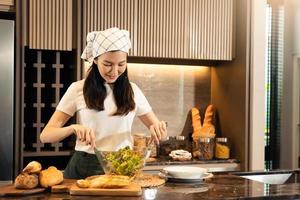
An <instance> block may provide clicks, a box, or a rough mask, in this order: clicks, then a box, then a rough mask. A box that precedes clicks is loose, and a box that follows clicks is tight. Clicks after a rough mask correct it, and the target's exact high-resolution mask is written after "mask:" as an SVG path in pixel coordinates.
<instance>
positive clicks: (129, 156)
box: [94, 147, 149, 177]
mask: <svg viewBox="0 0 300 200" xmlns="http://www.w3.org/2000/svg"><path fill="white" fill-rule="evenodd" d="M94 151H95V154H96V156H97V158H98V160H99V162H100V164H101V166H102V168H103V170H104V172H105V174H113V175H123V176H130V177H133V176H136V175H137V174H139V173H140V172H141V170H142V168H143V167H144V164H145V159H146V158H147V156H149V151H148V149H147V148H134V149H131V148H130V147H125V148H122V149H119V150H118V151H100V150H98V149H97V148H94Z"/></svg>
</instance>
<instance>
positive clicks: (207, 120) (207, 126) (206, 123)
mask: <svg viewBox="0 0 300 200" xmlns="http://www.w3.org/2000/svg"><path fill="white" fill-rule="evenodd" d="M214 112H215V108H214V107H213V105H209V106H207V108H206V111H205V116H204V120H203V126H202V127H201V129H200V137H203V138H214V137H215V136H216V134H215V126H214V125H213V117H214Z"/></svg>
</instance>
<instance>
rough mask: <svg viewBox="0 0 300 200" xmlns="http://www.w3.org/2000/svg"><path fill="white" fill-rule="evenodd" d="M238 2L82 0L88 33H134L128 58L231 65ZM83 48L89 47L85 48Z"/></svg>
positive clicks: (84, 31)
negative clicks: (115, 30) (114, 30)
mask: <svg viewBox="0 0 300 200" xmlns="http://www.w3.org/2000/svg"><path fill="white" fill-rule="evenodd" d="M234 4H235V0H172V1H169V0H128V1H119V0H102V1H98V0H84V1H83V31H82V32H83V34H82V35H83V37H82V40H83V44H85V36H86V34H87V33H88V32H89V31H95V30H103V29H106V28H110V27H114V26H117V27H119V28H123V29H127V30H129V31H130V34H131V39H132V43H133V48H132V51H131V53H130V56H140V57H158V58H180V59H203V60H232V59H233V58H234V35H235V34H234V20H235V19H234V13H235V11H234V7H235V5H234ZM84 46H85V45H84Z"/></svg>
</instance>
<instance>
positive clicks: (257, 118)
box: [249, 0, 266, 170]
mask: <svg viewBox="0 0 300 200" xmlns="http://www.w3.org/2000/svg"><path fill="white" fill-rule="evenodd" d="M265 19H266V0H252V1H251V40H250V41H251V43H250V46H251V48H250V63H249V64H250V138H249V139H250V144H249V169H250V170H262V169H264V158H265V148H264V128H265V112H264V111H265V44H266V42H265V40H266V37H265V29H266V28H265V27H266V23H265V22H266V20H265Z"/></svg>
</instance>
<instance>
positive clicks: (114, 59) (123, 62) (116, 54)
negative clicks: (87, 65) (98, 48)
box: [94, 51, 127, 83]
mask: <svg viewBox="0 0 300 200" xmlns="http://www.w3.org/2000/svg"><path fill="white" fill-rule="evenodd" d="M94 62H95V64H96V65H97V66H98V70H99V73H100V74H101V76H102V78H103V79H104V80H105V81H106V82H107V83H114V82H115V81H116V80H117V79H118V77H119V76H121V75H122V74H123V73H124V72H125V70H126V67H127V53H125V52H123V51H111V52H106V53H104V54H102V55H100V56H99V57H98V58H96V59H95V60H94Z"/></svg>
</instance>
